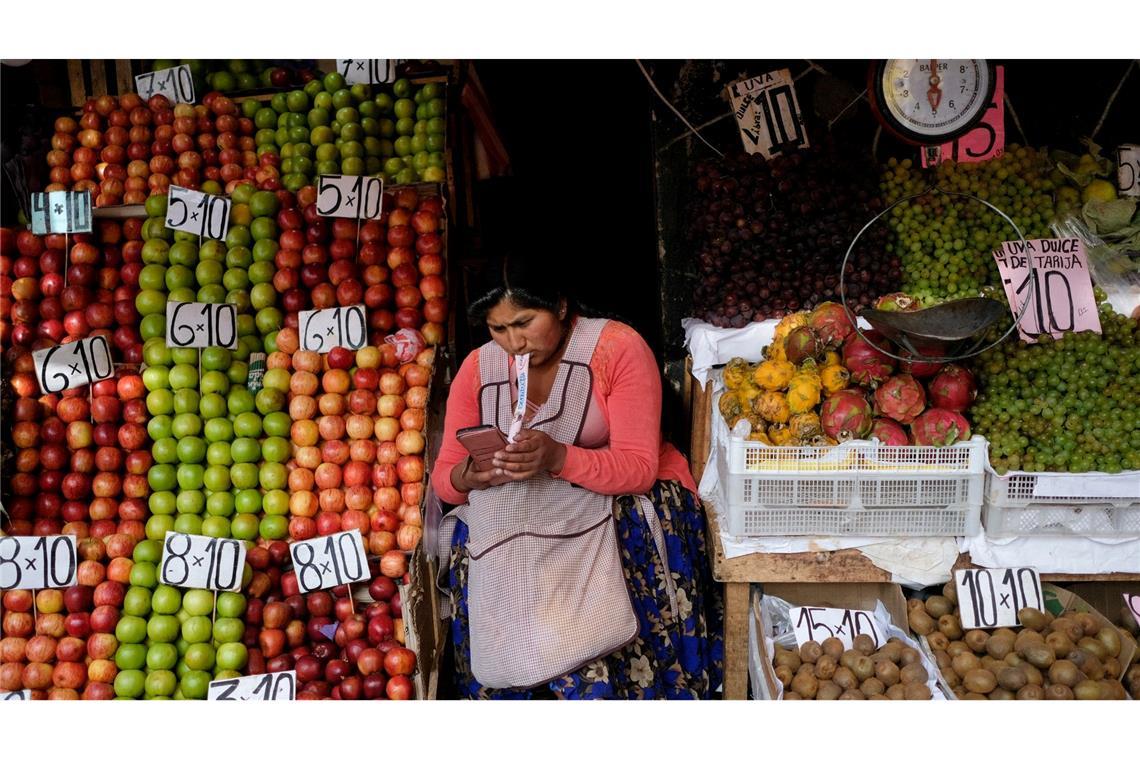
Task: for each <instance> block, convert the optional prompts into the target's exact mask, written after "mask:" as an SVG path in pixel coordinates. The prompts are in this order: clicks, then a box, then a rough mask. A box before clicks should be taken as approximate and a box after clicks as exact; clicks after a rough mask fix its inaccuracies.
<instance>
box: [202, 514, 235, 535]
mask: <svg viewBox="0 0 1140 760" xmlns="http://www.w3.org/2000/svg"><path fill="white" fill-rule="evenodd" d="M202 535H203V536H209V537H210V538H229V537H230V521H229V520H227V519H226V518H224V517H219V516H218V515H209V516H207V517H206V518H205V519H203V520H202Z"/></svg>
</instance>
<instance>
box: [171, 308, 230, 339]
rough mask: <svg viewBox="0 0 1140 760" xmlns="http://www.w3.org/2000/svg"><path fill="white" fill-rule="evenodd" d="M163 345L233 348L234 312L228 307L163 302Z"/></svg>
mask: <svg viewBox="0 0 1140 760" xmlns="http://www.w3.org/2000/svg"><path fill="white" fill-rule="evenodd" d="M166 345H168V346H170V347H171V348H207V347H209V346H221V347H222V348H237V308H235V307H234V305H233V304H231V303H198V302H196V301H186V302H183V301H167V302H166Z"/></svg>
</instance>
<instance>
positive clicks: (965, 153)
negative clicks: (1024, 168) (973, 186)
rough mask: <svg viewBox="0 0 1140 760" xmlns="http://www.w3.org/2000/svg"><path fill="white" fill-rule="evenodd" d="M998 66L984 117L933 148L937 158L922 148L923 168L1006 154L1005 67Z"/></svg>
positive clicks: (978, 160)
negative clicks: (946, 162) (932, 157)
mask: <svg viewBox="0 0 1140 760" xmlns="http://www.w3.org/2000/svg"><path fill="white" fill-rule="evenodd" d="M995 69H996V72H995V76H994V97H993V99H992V100H991V101H990V102H989V104H988V105H987V106H986V110H985V111H984V112H983V113H982V120H981V121H979V122H978V124H977V126H976V127H974V128H973V129H971V130H970V131H969V132H967V133H966V134H964V135H962V136H961V137H959V138H958V139H957V140H954V141H953V142H948V143H946V144H945V145H941V146H939V148H938V150H936V151H932V153H933V154H934V155H937V156H938V159H937V161H933V160H931V157H930V156H929V155H928V154H927V151H925V150H922V151H919V153H920V154H921V155H922V166H923V168H926V167H928V166H931V165H933V164H935V163H942V162H943V161H956V162H958V163H960V164H972V163H977V162H980V161H989V160H990V159H991V158H998V157H999V156H1001V154H1002V153H1005V67H1004V66H997V67H995ZM960 86H961V85H960ZM963 91H965V87H963ZM949 94H952V93H948V95H949Z"/></svg>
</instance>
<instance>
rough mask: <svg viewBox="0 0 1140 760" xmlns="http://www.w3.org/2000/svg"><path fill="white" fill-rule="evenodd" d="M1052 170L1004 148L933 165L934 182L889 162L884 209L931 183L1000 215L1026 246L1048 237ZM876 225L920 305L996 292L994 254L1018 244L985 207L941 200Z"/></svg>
mask: <svg viewBox="0 0 1140 760" xmlns="http://www.w3.org/2000/svg"><path fill="white" fill-rule="evenodd" d="M1051 169H1052V166H1051V162H1050V161H1049V158H1048V156H1047V155H1046V154H1045V153H1044V152H1043V151H1038V150H1035V149H1034V148H1025V147H1020V146H1017V145H1010V146H1008V148H1007V149H1006V152H1005V153H1004V154H1002V155H1001V157H999V158H995V159H992V160H989V161H983V162H981V163H955V162H953V161H947V162H945V163H942V164H939V165H938V167H937V168H936V169H935V170H934V177H933V178H931V177H930V176H929V174H928V173H927V170H923V169H921V168H920V167H918V166H916V165H914V163H913V162H912V161H911V160H910V159H909V158H908V159H904V160H902V161H898V160H897V159H894V158H891V159H890V160H888V161H887V164H886V166H885V167H884V168H883V170H882V181H881V184H880V187H881V188H882V192H883V200H884V201H885V205H890V204H892V203H894V202H895V201H897V200H899V199H900V198H905V197H907V196H911V195H917V194H918V193H921V192H922V191H923V190H925V189H927V187H929V186H930V185H931V184H934V185H936V186H937V187H939V188H941V189H942V190H945V191H946V192H954V193H969V194H971V195H975V196H977V197H979V198H982V199H983V200H986V201H989V202H990V203H992V204H993V205H995V206H997V207H998V208H999V209H1001V210H1002V212H1004V213H1005V214H1007V215H1008V216H1009V217H1010V218H1011V219H1013V221H1014V223H1016V224H1017V226H1018V228H1019V229H1020V230H1021V233H1022V235H1023V236H1024V237H1025V239H1027V240H1031V239H1034V238H1048V237H1052V234H1051V233H1050V230H1049V224H1050V222H1051V221H1053V196H1052V193H1053V188H1054V182H1053V180H1052V179H1051V178H1050V173H1051ZM882 221H883V222H885V223H886V225H885V226H886V227H887V228H888V229H889V230H890V236H889V237H888V239H887V250H889V251H890V252H891V253H892V254H893V255H894V256H896V257H897V258H898V259H899V260H901V262H902V289H903V290H904V291H906V292H907V293H909V294H911V295H913V296H916V297H918V298H919V299H920V300H921V301H922V303H923V304H925V305H932V304H933V303H935V302H937V301H940V300H945V299H954V298H965V297H968V296H975V295H978V292H979V291H980V290H981V289H982V288H983V287H984V286H987V285H1000V283H999V281H998V280H999V278H998V269H997V265H996V264H995V263H994V259H993V251H994V250H996V249H997V248H1000V247H1001V244H1002V243H1004V242H1005V241H1007V240H1015V239H1016V238H1017V235H1016V233H1015V232H1014V231H1013V228H1012V227H1010V226H1009V223H1008V222H1006V221H1005V220H1004V219H1002V218H1001V217H1000V216H998V215H997V214H996V213H994V212H993V211H991V210H990V209H989V208H987V207H985V206H983V205H982V204H980V203H978V202H977V201H974V200H970V199H968V198H961V197H956V196H951V195H946V194H944V193H931V194H928V195H924V196H922V197H921V198H917V199H915V200H913V201H910V202H907V203H903V204H900V205H899V206H896V207H895V208H894V209H892V210H891V212H890V213H889V214H887V216H886V217H885V218H884V219H883V220H882ZM876 226H878V225H876ZM879 292H880V293H885V292H886V290H880V291H879Z"/></svg>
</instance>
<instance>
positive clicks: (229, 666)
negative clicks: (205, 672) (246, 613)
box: [207, 621, 249, 670]
mask: <svg viewBox="0 0 1140 760" xmlns="http://www.w3.org/2000/svg"><path fill="white" fill-rule="evenodd" d="M207 622H209V621H207ZM248 661H249V652H248V651H246V648H245V645H243V644H241V643H238V642H233V641H230V642H226V643H225V644H222V645H221V646H220V647H218V653H217V663H218V667H219V668H222V669H224V670H241V669H242V668H244V667H245V665H246V663H247V662H248Z"/></svg>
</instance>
